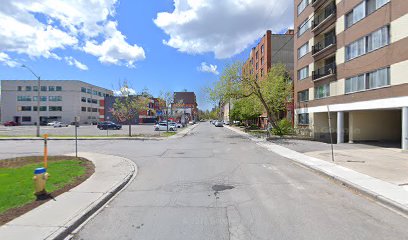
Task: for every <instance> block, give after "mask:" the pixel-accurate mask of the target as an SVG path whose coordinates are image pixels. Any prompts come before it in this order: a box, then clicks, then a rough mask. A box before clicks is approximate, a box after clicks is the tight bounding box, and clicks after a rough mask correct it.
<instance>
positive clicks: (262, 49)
mask: <svg viewBox="0 0 408 240" xmlns="http://www.w3.org/2000/svg"><path fill="white" fill-rule="evenodd" d="M261 53H264V45H263V44H262V46H261Z"/></svg>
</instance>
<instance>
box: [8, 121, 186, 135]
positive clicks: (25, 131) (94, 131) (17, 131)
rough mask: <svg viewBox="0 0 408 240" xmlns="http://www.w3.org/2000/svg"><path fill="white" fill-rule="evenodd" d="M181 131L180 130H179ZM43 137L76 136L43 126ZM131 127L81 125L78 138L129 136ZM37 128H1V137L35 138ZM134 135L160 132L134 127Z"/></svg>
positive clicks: (72, 131) (69, 129)
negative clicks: (112, 128)
mask: <svg viewBox="0 0 408 240" xmlns="http://www.w3.org/2000/svg"><path fill="white" fill-rule="evenodd" d="M178 130H180V129H178ZM40 132H41V135H42V134H49V135H50V136H74V135H75V128H74V126H68V127H61V128H54V127H52V126H41V128H40ZM128 132H129V126H128V125H123V126H122V129H121V130H99V129H98V128H96V125H93V126H92V125H83V126H82V125H81V126H80V127H79V128H78V136H107V135H108V136H127V135H128ZM35 134H36V127H35V126H14V127H4V126H0V136H31V137H32V136H35ZM132 135H135V136H136V135H144V136H159V135H160V132H157V131H154V127H153V125H152V124H149V125H132Z"/></svg>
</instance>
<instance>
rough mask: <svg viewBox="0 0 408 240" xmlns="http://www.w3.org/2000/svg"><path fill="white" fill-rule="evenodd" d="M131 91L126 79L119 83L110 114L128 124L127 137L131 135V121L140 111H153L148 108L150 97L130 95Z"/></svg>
mask: <svg viewBox="0 0 408 240" xmlns="http://www.w3.org/2000/svg"><path fill="white" fill-rule="evenodd" d="M131 93H133V90H132V89H130V88H129V86H128V84H127V82H126V81H125V82H124V83H123V84H120V88H119V94H118V98H116V99H115V103H114V104H113V108H112V109H111V112H112V115H113V116H114V117H115V118H116V119H117V120H118V121H119V122H127V123H128V124H129V137H131V136H132V125H131V121H132V120H133V119H134V118H135V117H136V116H138V115H139V113H140V112H142V111H147V110H151V111H153V109H150V108H149V103H150V98H148V97H146V96H143V95H132V94H131ZM144 94H145V93H144Z"/></svg>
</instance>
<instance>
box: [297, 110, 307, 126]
mask: <svg viewBox="0 0 408 240" xmlns="http://www.w3.org/2000/svg"><path fill="white" fill-rule="evenodd" d="M298 124H301V125H308V124H309V113H301V114H298Z"/></svg>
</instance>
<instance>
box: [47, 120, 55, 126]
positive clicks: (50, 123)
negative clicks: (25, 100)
mask: <svg viewBox="0 0 408 240" xmlns="http://www.w3.org/2000/svg"><path fill="white" fill-rule="evenodd" d="M56 123H57V121H52V122H49V123H47V126H54V124H56Z"/></svg>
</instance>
